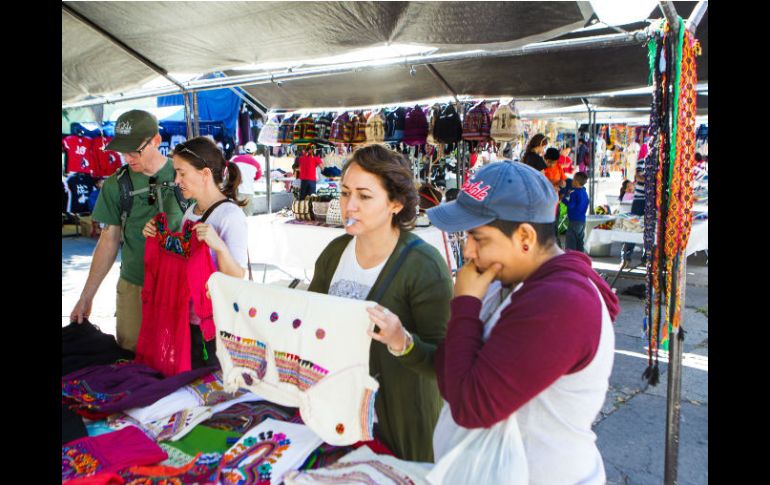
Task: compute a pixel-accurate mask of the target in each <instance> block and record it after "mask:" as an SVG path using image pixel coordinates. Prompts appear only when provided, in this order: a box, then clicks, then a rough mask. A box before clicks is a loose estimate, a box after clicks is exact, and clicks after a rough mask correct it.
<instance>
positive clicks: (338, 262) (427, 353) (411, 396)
mask: <svg viewBox="0 0 770 485" xmlns="http://www.w3.org/2000/svg"><path fill="white" fill-rule="evenodd" d="M418 200H419V199H418V195H417V189H416V188H415V185H414V181H413V177H412V170H411V168H410V166H409V163H408V162H407V161H406V159H405V158H404V157H403V155H401V154H400V153H398V152H395V151H393V150H389V149H388V148H386V147H384V146H382V145H369V146H366V147H363V148H359V149H358V150H356V151H355V152H354V153H353V154H352V156H351V157H350V159H349V160H348V162H347V163H346V164H345V167H344V168H343V171H342V192H341V198H340V208H341V209H342V218H343V221H345V232H346V233H347V234H344V235H342V236H340V237H338V238H337V239H335V240H334V241H332V242H331V243H329V245H328V246H327V247H326V249H324V251H323V252H322V253H321V255H320V256H319V257H318V260H317V261H316V264H315V273H314V275H313V281H312V282H311V283H310V288H309V290H310V291H316V292H319V293H327V294H330V295H336V296H342V297H345V298H355V299H359V300H373V301H377V302H378V303H379V305H377V307H375V308H373V309H370V310H369V314H370V319H371V321H372V323H373V325H374V326H373V330H372V331H369V335H370V336H371V337H372V339H373V340H374V341H373V342H372V345H371V350H370V354H369V372H370V374H371V375H372V376H373V377H374V378H375V379H377V380H378V381H379V383H380V388H379V391H378V392H377V398H376V399H375V403H374V409H375V412H376V420H377V424H376V425H375V432H376V436H377V437H378V438H379V439H380V440H381V441H382V442H383V443H384V444H385V445H386V446H388V447H389V448H390V449H391V450H392V451H393V452H394V453H395V454H396V456H398V457H399V458H402V459H405V460H412V461H428V462H432V461H433V443H432V438H433V429H434V428H435V426H436V421H437V420H438V416H439V413H440V411H441V405H442V399H441V395H440V394H439V391H438V387H437V384H436V372H435V370H434V366H433V361H434V353H435V351H436V346H437V345H438V344H439V343H440V342H441V341H442V340H443V339H444V334H445V332H446V324H447V321H448V320H449V300H450V299H451V298H452V278H451V276H450V274H449V270H448V268H447V266H446V262H445V261H444V260H443V259H442V258H441V255H440V254H439V252H438V250H437V249H436V248H434V247H433V246H431V245H430V244H426V243H424V242H423V241H422V239H420V238H419V237H418V236H415V235H414V234H412V233H411V232H410V231H411V229H412V228H414V222H415V218H416V215H417V214H416V210H417V209H416V208H417V204H418Z"/></svg>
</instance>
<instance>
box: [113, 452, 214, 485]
mask: <svg viewBox="0 0 770 485" xmlns="http://www.w3.org/2000/svg"><path fill="white" fill-rule="evenodd" d="M221 459H222V454H220V453H198V454H197V455H196V456H195V457H193V458H192V460H189V461H188V462H186V463H185V464H184V465H182V466H180V467H174V466H168V465H154V466H132V467H128V468H126V469H124V470H122V471H120V472H119V473H118V474H119V475H120V476H121V477H123V479H124V480H125V483H126V485H183V484H186V483H210V482H213V481H214V479H215V478H216V477H215V475H216V472H217V468H218V466H219V462H220V461H221Z"/></svg>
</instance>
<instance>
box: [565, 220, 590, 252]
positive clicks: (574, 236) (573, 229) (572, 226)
mask: <svg viewBox="0 0 770 485" xmlns="http://www.w3.org/2000/svg"><path fill="white" fill-rule="evenodd" d="M585 235H586V222H585V221H569V225H567V241H566V244H565V245H566V246H567V249H572V250H575V251H580V252H581V253H584V252H585V248H584V247H583V239H585Z"/></svg>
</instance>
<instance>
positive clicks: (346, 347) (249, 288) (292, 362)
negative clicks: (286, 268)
mask: <svg viewBox="0 0 770 485" xmlns="http://www.w3.org/2000/svg"><path fill="white" fill-rule="evenodd" d="M208 289H209V293H210V294H211V299H212V303H213V307H214V319H215V321H216V325H217V357H218V358H219V362H220V363H221V364H222V371H223V375H224V384H225V390H228V389H237V388H239V387H243V388H247V389H249V390H251V391H253V392H254V393H256V394H258V395H259V396H262V397H264V398H265V399H267V400H268V401H271V402H274V403H277V404H281V405H284V406H292V407H298V408H299V409H300V414H301V416H302V420H303V421H304V422H305V424H307V425H308V427H310V428H311V429H312V430H313V431H315V432H316V433H317V434H318V435H319V436H320V437H321V438H323V440H324V441H326V442H327V443H330V444H334V445H348V444H352V443H355V442H357V441H367V440H371V439H372V424H373V417H374V397H375V395H376V391H377V389H378V388H379V384H378V383H377V381H375V380H374V379H373V378H372V377H371V376H369V346H370V343H371V338H370V337H369V336H368V335H367V333H366V330H367V329H368V328H369V326H370V321H369V314H368V313H367V311H366V308H368V307H372V306H373V303H372V302H368V301H358V300H350V299H345V298H339V297H334V296H329V295H321V294H317V293H310V292H303V291H297V290H292V289H288V288H279V287H271V286H268V285H260V284H257V283H254V282H250V281H244V280H241V279H237V278H232V277H230V276H226V275H224V274H222V273H214V274H213V275H212V276H211V278H210V279H209V282H208Z"/></svg>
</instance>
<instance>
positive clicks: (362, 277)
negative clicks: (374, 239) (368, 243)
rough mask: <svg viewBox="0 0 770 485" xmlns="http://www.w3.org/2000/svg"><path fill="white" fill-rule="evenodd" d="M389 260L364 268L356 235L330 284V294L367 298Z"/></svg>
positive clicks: (346, 249)
mask: <svg viewBox="0 0 770 485" xmlns="http://www.w3.org/2000/svg"><path fill="white" fill-rule="evenodd" d="M387 261H388V258H385V260H383V262H382V263H380V264H378V265H377V266H375V267H373V268H369V269H364V268H362V267H361V265H360V264H358V260H357V259H356V238H355V237H354V238H353V239H351V240H350V242H349V243H348V245H347V247H346V248H345V251H344V252H343V253H342V257H341V258H340V262H339V264H338V265H337V270H336V271H335V272H334V276H333V277H332V282H331V285H329V294H330V295H334V296H341V297H342V298H352V299H355V300H366V297H367V295H369V291H371V289H372V286H374V283H375V282H376V281H377V277H378V276H380V272H381V271H382V268H383V267H384V266H385V263H386V262H387Z"/></svg>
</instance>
